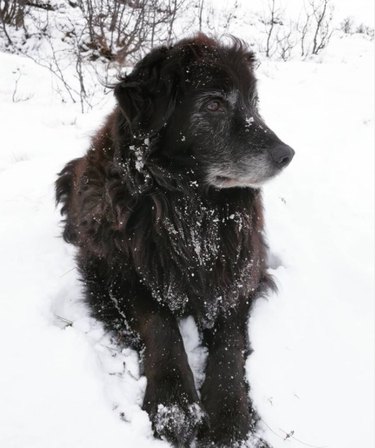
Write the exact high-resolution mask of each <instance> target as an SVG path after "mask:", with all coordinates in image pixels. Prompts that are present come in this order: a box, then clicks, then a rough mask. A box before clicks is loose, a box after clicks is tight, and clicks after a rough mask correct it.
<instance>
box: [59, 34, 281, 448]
mask: <svg viewBox="0 0 375 448" xmlns="http://www.w3.org/2000/svg"><path fill="white" fill-rule="evenodd" d="M252 64H253V56H252V54H251V53H250V52H248V50H247V49H246V48H245V47H244V46H243V45H242V44H241V43H239V42H238V41H235V42H234V44H233V46H230V47H225V46H221V45H220V44H218V43H217V42H216V41H214V40H211V39H208V38H207V37H205V36H202V35H201V36H198V37H196V38H195V39H192V40H186V41H182V42H179V43H178V44H176V45H175V46H173V47H170V48H167V47H163V48H160V49H156V50H153V51H152V52H151V53H150V54H149V55H147V56H146V57H145V58H144V59H143V60H142V61H140V63H139V64H138V65H137V66H136V67H135V69H134V71H133V72H132V73H131V74H130V75H128V76H126V77H125V78H124V79H123V80H121V82H120V83H119V84H118V85H117V86H116V88H115V95H116V98H117V101H118V106H117V107H116V109H115V110H114V112H113V113H112V114H111V115H110V116H109V117H108V119H107V121H106V123H105V125H104V126H103V128H102V129H101V130H100V131H99V132H98V133H97V135H96V136H95V137H94V139H93V141H92V145H91V148H90V149H89V151H88V152H87V154H86V155H85V156H84V157H82V158H80V159H76V160H73V161H71V162H70V163H68V164H67V165H66V167H65V168H64V169H63V170H62V172H61V173H60V175H59V178H58V180H57V182H56V194H57V201H58V202H60V203H61V204H62V214H63V215H64V217H65V221H64V222H65V227H64V238H65V240H66V241H68V242H70V243H73V244H75V245H76V246H78V256H77V261H78V265H79V268H80V271H81V275H82V279H83V282H84V285H85V290H86V298H87V302H88V304H89V306H90V308H91V310H92V312H93V315H94V316H95V317H96V318H97V319H99V320H101V321H103V322H104V324H105V325H106V327H107V328H108V329H109V330H111V331H112V332H114V334H116V335H117V337H118V341H119V343H130V342H131V343H133V344H135V346H137V347H138V349H140V350H142V359H143V366H144V372H145V375H146V377H147V388H146V394H145V398H144V404H143V406H144V409H146V410H147V411H148V412H149V415H150V418H151V421H152V423H153V428H154V431H155V435H156V436H158V437H164V438H166V439H167V440H169V441H170V442H171V443H172V444H173V445H174V446H183V447H188V446H191V443H192V440H193V439H194V438H196V439H197V444H198V445H197V446H200V447H206V446H215V447H235V446H237V445H236V444H237V443H239V442H241V441H243V440H245V439H246V438H247V437H249V436H250V437H253V438H254V440H258V442H257V443H258V445H257V446H258V447H266V446H268V445H266V443H265V442H263V441H261V439H258V438H257V436H256V424H257V420H258V417H257V415H256V413H255V411H254V410H253V407H252V404H251V402H250V398H249V394H248V384H247V382H246V380H245V360H246V357H247V355H248V353H249V342H248V336H247V334H248V333H247V323H248V316H249V311H250V309H251V305H252V303H253V302H254V300H255V299H256V298H257V297H258V296H259V295H260V294H261V293H263V292H265V290H266V288H267V287H269V286H272V282H271V281H270V279H269V277H268V275H267V273H266V265H265V258H266V254H265V245H264V241H263V233H262V230H263V218H262V203H261V193H260V190H259V189H253V188H227V189H219V188H215V187H212V186H210V185H208V184H207V182H206V178H205V175H206V170H207V167H209V165H210V163H212V160H213V159H215V161H217V159H218V157H219V158H220V154H219V155H218V150H217V147H216V149H215V147H213V146H214V145H212V144H211V145H209V143H208V142H209V141H211V142H212V141H214V140H215V138H216V139H218V138H219V137H217V136H216V137H215V138H214V136H213V135H207V136H206V137H207V138H206V139H205V137H204V135H203V136H202V132H203V134H204V130H199V132H198V131H197V132H196V133H195V130H194V129H195V128H194V126H190V127H189V126H187V124H186V122H187V119H188V116H189V114H191V107H193V106H191V105H190V106H189V104H187V103H186V101H190V99H191V98H192V97H193V96H194V92H195V91H197V90H199V89H205V90H206V91H210V89H213V88H214V87H215V88H216V87H217V88H223V86H224V87H225V85H226V83H230V82H232V83H233V85H235V86H236V87H237V88H238V89H239V91H240V95H242V96H243V95H245V93H244V92H246V95H248V94H249V93H250V97H252V96H254V91H255V78H254V75H253V73H252ZM207 67H208V72H207V70H206V69H207ZM223 73H224V74H225V76H224V75H223ZM228 79H229V81H228ZM212 83H214V84H215V86H214V85H213V84H212ZM232 87H233V86H231V88H232ZM246 101H248V96H247V97H246V98H245V99H244V103H246ZM250 102H251V101H250ZM189 107H190V109H189ZM249 107H250V106H249ZM255 107H256V106H255V105H254V108H255ZM254 114H255V112H254ZM231 132H234V133H235V134H236V135H237V134H238V133H239V132H240V131H239V130H236V128H235V130H234V131H233V130H232V131H231ZM252 132H253V131H252ZM254 132H255V133H254V134H251V135H249V136H248V137H247V138H248V139H250V140H251V138H253V142H254V145H255V144H256V143H257V138H258V140H259V139H263V144H265V143H264V142H265V141H266V143H267V138H268V139H270V140H272V142H273V141H274V140H275V139H276V137H273V136H274V134H272V135H271V137H267V136H264V135H260V134H259V133H258V134H257V133H256V130H255V131H254ZM198 134H199V135H198ZM197 135H198V140H199V141H198V140H197ZM218 135H220V132H219V131H218ZM236 135H235V137H236ZM259 135H260V137H259ZM218 145H220V142H219V143H218ZM258 145H259V142H258ZM220 151H223V148H222V147H221V149H220ZM220 151H219V152H220ZM185 315H193V316H194V318H195V319H196V322H197V324H198V327H199V328H200V330H201V332H202V338H203V343H204V344H205V345H206V346H207V347H208V350H209V357H208V362H207V366H206V379H205V382H204V384H203V386H202V388H201V390H200V396H199V395H198V392H197V390H196V388H195V385H194V379H193V376H192V372H191V369H190V367H189V364H188V361H187V356H186V353H185V350H184V347H183V342H182V339H181V335H180V333H179V329H178V318H180V317H182V316H185ZM121 341H123V342H121ZM160 405H162V406H160ZM170 410H171V412H169V411H170ZM171 414H173V415H174V416H178V417H179V418H177V419H172V418H171ZM251 434H253V435H251Z"/></svg>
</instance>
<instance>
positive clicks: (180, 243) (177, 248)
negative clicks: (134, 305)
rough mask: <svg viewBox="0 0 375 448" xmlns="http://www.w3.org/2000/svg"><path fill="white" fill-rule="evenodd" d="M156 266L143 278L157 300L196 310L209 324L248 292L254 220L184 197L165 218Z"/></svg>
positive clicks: (175, 309) (174, 307)
mask: <svg viewBox="0 0 375 448" xmlns="http://www.w3.org/2000/svg"><path fill="white" fill-rule="evenodd" d="M160 232H161V234H160V237H159V238H156V251H155V252H156V253H155V256H156V257H157V263H159V264H160V266H162V267H163V269H162V270H161V271H159V272H158V274H157V275H155V273H154V272H149V274H150V275H147V279H145V280H146V281H147V283H148V285H149V286H150V287H151V290H152V294H153V296H154V297H155V298H156V299H157V300H158V301H159V302H161V303H163V304H166V305H167V306H168V307H169V308H170V309H171V310H172V311H173V312H176V313H178V314H182V313H184V312H192V313H194V314H196V315H198V316H199V317H200V320H201V321H202V322H203V324H204V325H205V326H211V325H212V324H213V323H214V321H215V319H216V316H217V315H218V313H220V312H226V311H228V310H229V309H230V308H232V307H234V306H235V305H236V303H237V301H238V299H239V297H240V296H244V295H246V294H248V293H249V290H250V289H251V288H253V287H254V285H252V283H253V282H252V271H253V270H254V267H256V265H257V263H258V260H257V259H256V254H255V253H254V250H253V248H252V245H251V239H250V238H249V235H250V234H251V232H252V220H251V218H250V216H249V214H247V213H246V212H245V211H244V210H240V209H239V210H233V209H232V210H231V209H230V207H222V208H219V207H215V206H211V205H210V204H207V203H206V202H204V201H203V200H201V199H200V198H199V197H195V198H194V200H193V199H191V198H181V199H180V200H179V201H177V202H176V204H175V207H174V209H173V213H172V214H170V215H169V216H166V217H165V218H164V219H163V223H162V228H161V230H160Z"/></svg>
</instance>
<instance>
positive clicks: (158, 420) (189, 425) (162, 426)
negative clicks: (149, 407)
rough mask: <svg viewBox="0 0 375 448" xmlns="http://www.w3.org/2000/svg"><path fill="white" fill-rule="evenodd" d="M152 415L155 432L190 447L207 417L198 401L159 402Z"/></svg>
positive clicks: (176, 443) (180, 444)
mask: <svg viewBox="0 0 375 448" xmlns="http://www.w3.org/2000/svg"><path fill="white" fill-rule="evenodd" d="M150 417H151V420H152V426H153V429H154V432H155V434H156V435H157V436H158V437H160V438H162V439H166V440H168V441H169V442H170V443H172V444H173V445H174V446H177V447H190V446H191V442H192V441H193V439H194V438H195V435H196V433H197V430H198V428H200V427H202V426H204V425H205V424H206V419H207V417H206V414H205V412H204V411H203V410H202V408H201V407H200V405H199V404H198V403H191V404H187V403H183V404H181V403H179V404H177V403H174V404H169V405H165V404H159V405H158V406H157V409H156V412H155V413H153V414H152V415H150Z"/></svg>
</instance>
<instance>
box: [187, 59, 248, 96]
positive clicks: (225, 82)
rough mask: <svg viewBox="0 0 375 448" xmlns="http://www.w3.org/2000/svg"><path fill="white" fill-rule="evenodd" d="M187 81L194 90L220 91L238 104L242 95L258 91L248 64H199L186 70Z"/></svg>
mask: <svg viewBox="0 0 375 448" xmlns="http://www.w3.org/2000/svg"><path fill="white" fill-rule="evenodd" d="M186 75H187V76H186V80H187V82H188V83H189V84H190V85H191V87H192V88H193V89H194V90H207V91H208V90H210V91H218V92H221V93H222V94H224V95H225V96H226V97H227V98H228V101H230V102H232V101H233V102H236V101H237V99H238V96H239V95H240V94H245V95H248V93H249V92H251V91H253V90H255V89H256V79H255V76H254V74H253V72H252V70H251V68H250V67H249V66H248V65H246V64H238V65H237V66H230V65H227V64H223V63H213V62H211V63H198V64H194V65H193V66H190V67H187V68H186Z"/></svg>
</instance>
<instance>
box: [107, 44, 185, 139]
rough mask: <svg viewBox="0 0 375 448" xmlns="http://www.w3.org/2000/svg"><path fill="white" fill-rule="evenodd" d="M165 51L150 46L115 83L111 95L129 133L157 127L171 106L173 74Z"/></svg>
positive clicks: (174, 99) (164, 121) (144, 132)
mask: <svg viewBox="0 0 375 448" xmlns="http://www.w3.org/2000/svg"><path fill="white" fill-rule="evenodd" d="M168 52H169V49H168V48H166V47H161V48H158V49H156V50H153V51H152V52H151V53H149V54H148V55H147V56H146V57H145V58H143V59H142V60H141V61H140V62H139V63H138V64H137V65H136V66H135V68H134V70H133V71H132V73H131V74H130V75H128V76H125V77H124V78H123V80H122V81H121V82H120V83H119V84H118V85H117V86H116V87H115V90H114V93H115V97H116V99H117V101H118V104H119V106H120V109H121V111H122V113H123V115H124V117H125V119H126V121H127V122H128V124H129V127H130V129H131V131H132V133H133V134H149V133H152V132H156V131H158V130H160V129H161V128H162V127H163V126H164V124H165V123H166V122H167V120H168V118H169V117H170V116H171V114H172V112H173V110H174V107H175V101H176V90H175V88H174V87H175V84H176V83H175V78H176V74H175V72H174V70H173V64H171V63H170V61H168Z"/></svg>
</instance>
